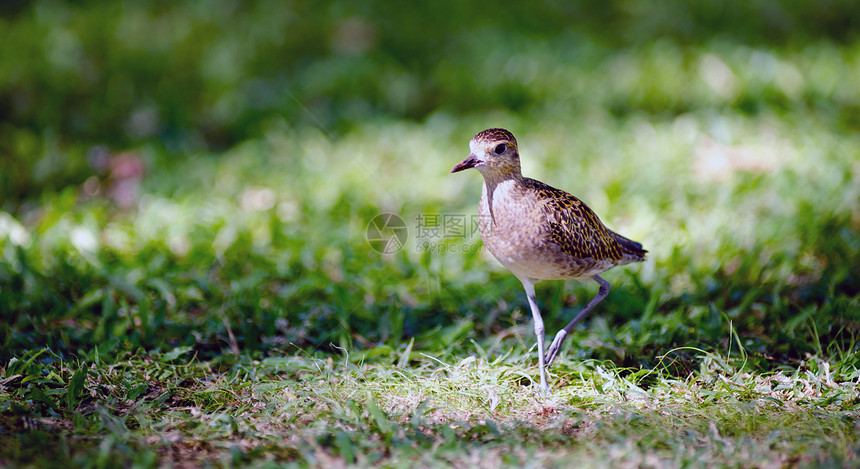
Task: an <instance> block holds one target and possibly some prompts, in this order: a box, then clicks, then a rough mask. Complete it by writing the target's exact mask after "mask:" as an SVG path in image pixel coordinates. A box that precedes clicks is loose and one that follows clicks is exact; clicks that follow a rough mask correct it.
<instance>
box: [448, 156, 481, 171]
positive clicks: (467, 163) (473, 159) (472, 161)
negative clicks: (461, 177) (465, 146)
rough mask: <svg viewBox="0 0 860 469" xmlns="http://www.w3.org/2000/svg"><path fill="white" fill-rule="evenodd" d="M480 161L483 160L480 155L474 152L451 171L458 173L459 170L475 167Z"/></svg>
mask: <svg viewBox="0 0 860 469" xmlns="http://www.w3.org/2000/svg"><path fill="white" fill-rule="evenodd" d="M480 162H481V160H479V159H478V157H477V156H475V154H474V153H472V154H471V155H469V157H468V158H466V159H465V160H463V161H461V162H459V163H457V166H454V169H452V170H451V172H452V173H457V172H460V171H463V170H464V169H469V168H474V167H475V165H476V164H478V163H480Z"/></svg>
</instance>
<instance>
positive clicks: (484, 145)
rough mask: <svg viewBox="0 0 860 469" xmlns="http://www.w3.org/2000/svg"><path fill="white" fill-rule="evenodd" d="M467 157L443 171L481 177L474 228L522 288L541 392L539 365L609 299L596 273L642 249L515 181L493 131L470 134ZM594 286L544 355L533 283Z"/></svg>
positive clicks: (518, 174) (514, 166)
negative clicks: (580, 282) (567, 281)
mask: <svg viewBox="0 0 860 469" xmlns="http://www.w3.org/2000/svg"><path fill="white" fill-rule="evenodd" d="M469 149H470V154H469V156H468V157H467V158H466V159H464V160H463V161H461V162H460V163H458V164H457V165H456V166H454V168H453V169H451V173H457V172H460V171H464V170H466V169H470V168H474V169H476V170H478V171H479V172H480V173H481V175H482V176H483V178H484V185H483V189H482V192H481V201H480V203H479V209H478V210H479V214H478V228H479V231H480V233H481V239H482V240H483V243H484V245H485V246H486V247H487V249H488V250H489V251H490V253H491V254H492V255H493V256H494V257H495V258H496V259H497V260H498V261H499V262H500V263H501V264H502V265H503V266H505V267H506V268H507V269H508V270H510V271H511V273H513V274H514V276H516V277H517V278H518V279H519V280H520V282H522V284H523V288H524V289H525V291H526V296H527V297H528V302H529V307H530V308H531V312H532V319H533V321H534V331H535V335H536V336H537V346H538V367H539V368H540V387H541V392H542V393H543V394H545V395H546V394H549V386H548V385H547V377H546V367H547V366H549V365H551V364H552V363H553V361H555V359H556V357H557V356H558V353H559V351H560V350H561V345H562V344H563V343H564V340H565V338H567V336H568V335H569V334H570V333H571V331H573V327H574V326H575V325H576V324H577V323H579V321H581V320H582V319H583V318H585V316H587V315H588V314H589V313H590V312H591V311H592V310H593V309H594V307H595V306H597V304H598V303H600V302H601V301H602V300H603V299H604V298H606V296H607V295H608V294H609V289H610V283H609V282H607V281H606V280H605V279H603V278H602V277H601V276H600V274H602V273H604V272H606V271H607V270H609V269H611V268H613V267H615V266H619V265H623V264H629V263H631V262H641V261H644V260H645V253H646V252H647V251H646V250H645V249H643V248H642V244H641V243H638V242H636V241H632V240H630V239H628V238H625V237H624V236H621V235H620V234H618V233H616V232H614V231H612V230H610V229H609V228H607V227H606V226H605V225H604V224H603V223H602V222H601V221H600V219H599V218H598V217H597V215H596V214H595V213H594V211H593V210H591V209H590V208H589V207H588V206H587V205H585V203H583V202H582V201H581V200H579V199H578V198H576V197H574V196H573V195H571V194H569V193H567V192H565V191H563V190H560V189H556V188H554V187H551V186H549V185H547V184H544V183H542V182H540V181H537V180H535V179H530V178H526V177H523V175H522V171H521V169H520V155H519V149H518V147H517V140H516V138H514V135H513V134H512V133H511V132H509V131H508V130H505V129H501V128H493V129H487V130H484V131H481V132H478V134H476V135H475V136H474V137H473V138H472V140H471V141H470V142H469ZM558 279H577V280H588V279H591V280H594V281H595V282H597V283H598V284H599V285H600V287H599V289H598V292H597V295H596V296H595V297H594V298H593V299H592V300H591V301H590V302H589V303H588V304H587V305H586V306H585V308H583V309H582V310H581V311H580V312H579V314H577V315H576V316H575V317H574V318H573V319H572V320H571V321H570V322H569V323H568V324H567V326H565V327H564V328H562V329H561V330H560V331H558V333H557V334H556V335H555V338H554V339H553V341H552V343H551V344H550V346H549V348H547V349H546V350H544V332H545V329H544V321H543V317H542V316H541V313H540V310H539V309H538V305H537V301H536V300H535V288H534V285H535V283H536V282H538V281H540V280H558Z"/></svg>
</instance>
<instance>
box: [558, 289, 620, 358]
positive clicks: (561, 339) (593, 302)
mask: <svg viewBox="0 0 860 469" xmlns="http://www.w3.org/2000/svg"><path fill="white" fill-rule="evenodd" d="M591 278H592V279H594V281H595V282H597V283H599V284H600V290H598V291H597V296H595V297H594V298H593V299H592V300H591V301H590V302H588V305H587V306H586V307H585V308H583V309H582V311H580V312H579V314H577V315H576V317H575V318H573V320H572V321H570V322H569V323H568V324H567V325H566V326H564V329H562V330H560V331H558V334H556V335H555V338H554V339H553V340H552V344H550V346H549V349H547V351H546V360H545V361H546V365H547V366H549V365H551V364H552V362H553V361H555V357H557V356H558V352H559V351H560V350H561V344H562V343H564V339H566V338H567V335H568V334H570V333H571V331H573V326H575V325H576V324H577V323H578V322H579V321H582V318H584V317H585V316H586V315H588V313H590V312H591V310H592V309H593V308H594V307H595V306H597V303H600V302H601V301H603V299H604V298H606V295H608V294H609V287H610V285H609V282H607V281H606V280H603V278H601V277H600V276H599V275H595V276H593V277H591Z"/></svg>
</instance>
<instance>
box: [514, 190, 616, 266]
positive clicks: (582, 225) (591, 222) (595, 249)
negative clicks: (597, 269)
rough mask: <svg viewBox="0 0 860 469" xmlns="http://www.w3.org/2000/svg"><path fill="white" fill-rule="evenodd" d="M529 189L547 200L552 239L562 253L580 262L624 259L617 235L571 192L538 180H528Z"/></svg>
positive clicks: (544, 208) (546, 212)
mask: <svg viewBox="0 0 860 469" xmlns="http://www.w3.org/2000/svg"><path fill="white" fill-rule="evenodd" d="M526 182H527V186H528V187H529V189H531V190H534V191H536V192H537V193H538V195H539V198H540V199H541V200H543V201H544V203H543V205H542V207H541V211H542V212H543V214H544V216H546V220H547V225H548V226H549V233H548V235H549V237H550V239H552V241H553V242H555V243H556V244H558V245H559V246H560V247H561V250H562V251H563V252H565V253H567V254H569V255H570V256H572V257H574V258H576V259H587V258H591V259H594V260H609V259H611V260H620V259H621V258H622V257H623V254H622V246H621V244H620V243H619V242H618V241H617V240H616V239H615V237H613V236H612V234H613V232H612V231H610V230H609V229H608V228H606V226H604V225H603V223H601V221H600V219H599V218H597V215H596V214H595V213H594V212H593V211H592V210H591V209H590V208H588V206H587V205H585V204H584V203H583V202H582V201H581V200H579V199H577V198H576V197H574V196H572V195H570V194H568V193H567V192H565V191H563V190H560V189H556V188H554V187H551V186H548V185H546V184H544V183H542V182H540V181H535V180H534V179H526Z"/></svg>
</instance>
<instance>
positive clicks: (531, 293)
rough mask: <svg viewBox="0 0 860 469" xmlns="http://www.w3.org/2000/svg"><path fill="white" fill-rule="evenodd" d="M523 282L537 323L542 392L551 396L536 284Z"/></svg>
mask: <svg viewBox="0 0 860 469" xmlns="http://www.w3.org/2000/svg"><path fill="white" fill-rule="evenodd" d="M520 281H521V282H523V287H524V288H525V289H526V296H527V297H528V298H529V306H531V309H532V318H533V319H534V323H535V335H536V336H537V344H538V367H540V390H541V392H542V393H544V394H549V386H547V384H546V365H545V364H544V347H543V339H544V332H545V331H544V327H543V317H541V315H540V310H539V309H538V306H537V301H535V282H534V280H532V279H530V278H528V277H522V278H520Z"/></svg>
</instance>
